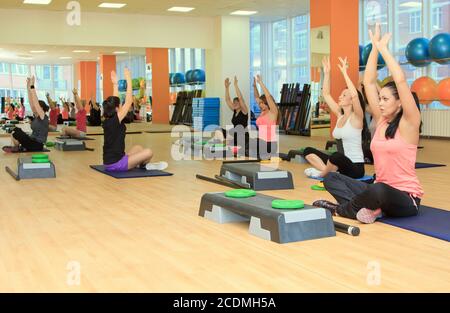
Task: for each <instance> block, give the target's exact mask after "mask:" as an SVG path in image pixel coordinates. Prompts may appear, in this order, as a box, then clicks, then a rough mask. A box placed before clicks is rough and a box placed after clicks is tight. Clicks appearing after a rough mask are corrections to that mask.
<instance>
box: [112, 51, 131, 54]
mask: <svg viewBox="0 0 450 313" xmlns="http://www.w3.org/2000/svg"><path fill="white" fill-rule="evenodd" d="M113 53H114V54H127V53H128V52H126V51H114V52H113Z"/></svg>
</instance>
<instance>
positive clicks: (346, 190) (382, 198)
mask: <svg viewBox="0 0 450 313" xmlns="http://www.w3.org/2000/svg"><path fill="white" fill-rule="evenodd" d="M323 183H324V186H325V188H326V190H327V191H328V192H329V193H331V195H332V196H333V197H334V198H335V199H336V200H337V202H338V203H339V206H338V208H337V213H338V214H339V215H340V216H342V217H348V218H352V219H356V214H357V213H358V211H359V210H361V209H362V208H366V209H369V210H376V209H378V208H380V209H381V211H382V212H383V215H386V216H391V217H407V216H415V215H417V214H418V213H419V207H420V198H415V197H413V196H411V195H409V194H408V193H407V192H405V191H401V190H398V189H396V188H394V187H391V186H389V185H387V184H384V183H375V184H367V183H363V182H360V181H358V180H355V179H351V178H349V177H347V176H345V175H341V174H338V173H329V174H328V175H327V176H325V179H324V181H323Z"/></svg>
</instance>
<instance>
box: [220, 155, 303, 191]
mask: <svg viewBox="0 0 450 313" xmlns="http://www.w3.org/2000/svg"><path fill="white" fill-rule="evenodd" d="M220 176H221V177H222V178H224V179H226V180H229V181H231V182H237V183H239V184H240V185H242V186H243V187H246V188H249V189H253V190H257V191H258V190H281V189H294V182H293V180H292V174H291V173H290V172H288V171H284V170H280V169H278V168H274V167H273V166H266V165H264V164H261V163H259V162H249V163H241V162H236V163H233V162H229V163H223V164H222V167H221V168H220Z"/></svg>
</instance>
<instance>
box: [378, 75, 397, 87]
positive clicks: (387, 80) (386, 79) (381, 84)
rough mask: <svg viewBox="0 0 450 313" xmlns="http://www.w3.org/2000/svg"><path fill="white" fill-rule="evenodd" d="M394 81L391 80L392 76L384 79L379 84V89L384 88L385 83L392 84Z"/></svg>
mask: <svg viewBox="0 0 450 313" xmlns="http://www.w3.org/2000/svg"><path fill="white" fill-rule="evenodd" d="M393 81H394V79H393V78H392V76H388V77H386V78H385V79H383V80H382V81H381V83H380V87H381V88H383V87H384V86H386V84H387V83H390V82H393Z"/></svg>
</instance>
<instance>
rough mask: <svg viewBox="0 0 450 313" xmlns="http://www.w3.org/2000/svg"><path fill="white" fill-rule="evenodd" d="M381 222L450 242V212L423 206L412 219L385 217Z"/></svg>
mask: <svg viewBox="0 0 450 313" xmlns="http://www.w3.org/2000/svg"><path fill="white" fill-rule="evenodd" d="M377 221H379V222H382V223H385V224H389V225H392V226H396V227H400V228H403V229H407V230H410V231H413V232H416V233H419V234H423V235H427V236H430V237H434V238H438V239H442V240H446V241H450V211H446V210H441V209H436V208H431V207H428V206H424V205H421V206H420V209H419V214H418V215H417V216H412V217H383V218H381V219H379V220H377Z"/></svg>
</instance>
